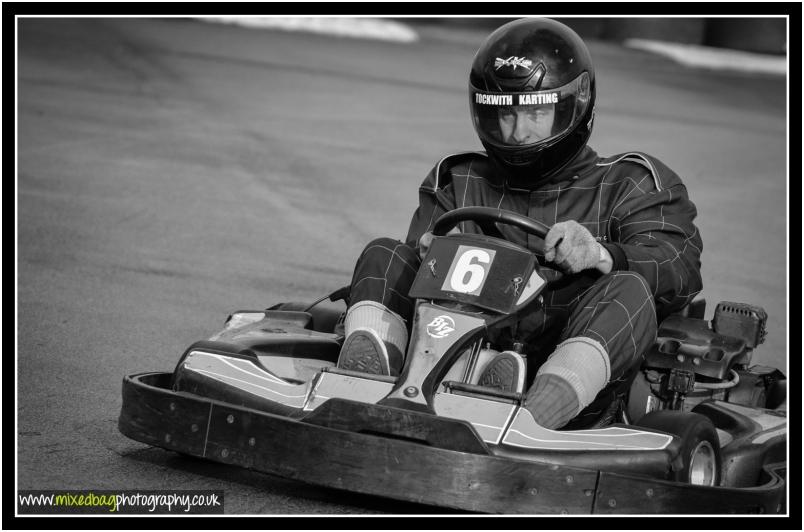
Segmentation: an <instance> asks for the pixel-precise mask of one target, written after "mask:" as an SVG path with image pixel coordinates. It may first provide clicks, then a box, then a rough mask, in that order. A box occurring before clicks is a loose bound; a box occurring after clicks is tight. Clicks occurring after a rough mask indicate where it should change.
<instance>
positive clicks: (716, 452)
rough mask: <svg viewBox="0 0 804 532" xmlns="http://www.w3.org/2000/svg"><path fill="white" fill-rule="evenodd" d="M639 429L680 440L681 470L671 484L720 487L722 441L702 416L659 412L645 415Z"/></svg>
mask: <svg viewBox="0 0 804 532" xmlns="http://www.w3.org/2000/svg"><path fill="white" fill-rule="evenodd" d="M638 426H640V427H644V428H648V429H655V430H660V431H662V432H666V433H668V434H672V435H673V436H678V437H679V439H680V440H681V450H680V452H679V454H680V457H681V462H682V467H681V468H680V469H678V470H677V471H672V473H671V480H675V481H676V482H685V483H687V484H696V485H700V486H717V485H719V484H720V466H721V458H720V439H719V438H718V435H717V430H715V426H714V425H713V424H712V421H711V420H710V419H709V418H708V417H706V416H703V415H701V414H695V413H692V412H682V411H679V410H659V411H656V412H651V413H649V414H646V415H645V416H644V417H643V418H642V419H640V420H639V423H638Z"/></svg>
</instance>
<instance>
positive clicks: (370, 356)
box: [338, 328, 403, 376]
mask: <svg viewBox="0 0 804 532" xmlns="http://www.w3.org/2000/svg"><path fill="white" fill-rule="evenodd" d="M402 360H403V355H402V353H401V352H400V351H399V348H397V347H396V346H395V345H393V344H392V343H390V342H384V341H382V339H380V337H379V336H378V335H377V333H376V332H375V331H374V330H373V329H369V328H360V329H356V330H354V331H353V332H352V333H351V334H350V335H349V336H348V337H347V338H346V340H344V342H343V346H342V347H341V354H340V355H339V356H338V367H339V368H341V369H348V370H352V371H360V372H362V373H371V374H373V375H392V376H396V375H399V372H400V370H401V369H402Z"/></svg>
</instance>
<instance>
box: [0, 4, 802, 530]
mask: <svg viewBox="0 0 804 532" xmlns="http://www.w3.org/2000/svg"><path fill="white" fill-rule="evenodd" d="M420 35H421V36H422V38H421V40H420V41H419V42H417V43H412V44H399V43H389V42H380V41H367V40H360V39H351V38H337V37H328V36H322V35H310V34H300V33H286V32H278V31H264V30H255V29H244V28H238V27H232V26H225V25H215V24H209V23H204V22H200V21H193V20H125V19H115V20H101V19H95V20H79V19H63V20H46V19H27V20H22V21H21V22H20V25H19V56H18V57H19V71H18V72H19V73H18V75H19V78H18V79H19V85H18V88H19V108H18V110H19V116H18V120H19V122H18V133H19V136H18V140H19V143H18V170H19V171H18V181H17V185H18V194H17V199H18V209H19V210H18V224H19V225H18V262H17V265H18V330H17V332H18V352H17V363H18V373H17V375H18V391H17V393H18V395H17V398H18V407H17V412H18V434H17V443H18V454H17V456H18V487H19V488H20V489H54V490H62V489H95V490H98V489H223V490H225V502H226V512H227V513H233V514H305V515H309V514H377V513H400V514H407V513H428V512H433V511H435V510H433V509H431V508H429V507H424V506H419V505H414V504H401V503H396V502H389V501H386V500H382V499H378V498H375V497H367V496H355V495H351V494H345V493H342V492H338V491H335V490H329V489H322V488H316V487H311V486H308V485H305V484H301V483H297V482H292V481H286V480H283V479H280V478H276V477H273V476H270V475H265V474H260V473H255V472H249V471H246V470H241V469H237V468H230V467H226V466H223V465H216V464H209V463H204V462H198V461H194V460H190V459H187V458H183V457H180V456H178V455H176V454H173V453H169V452H165V451H162V450H159V449H154V448H149V447H147V446H145V445H142V444H139V443H136V442H133V441H130V440H128V439H126V438H124V437H123V436H122V435H121V434H120V433H119V432H118V430H117V416H118V414H119V409H120V385H121V379H122V377H123V376H124V375H126V374H131V373H136V372H142V371H148V370H160V371H169V370H171V369H172V368H173V367H174V365H175V362H176V360H177V358H178V356H179V355H180V354H181V353H182V351H183V350H184V349H185V348H186V347H187V346H188V345H189V344H190V343H192V342H194V341H196V340H199V339H203V338H205V337H208V336H209V335H211V334H212V333H214V332H216V331H217V329H219V328H220V327H221V325H222V324H223V320H224V319H225V318H226V316H228V315H229V314H230V313H231V312H232V311H234V310H237V309H261V308H265V307H267V306H270V305H272V304H274V303H276V302H280V301H289V300H297V301H311V300H313V299H314V298H316V297H318V296H320V295H324V294H325V293H327V292H328V291H331V290H334V289H335V288H338V287H340V286H343V285H345V284H347V283H348V281H349V279H350V276H351V271H352V267H353V265H354V260H355V258H356V257H357V255H358V254H359V253H360V251H361V250H362V248H363V245H364V244H365V243H366V242H368V241H369V240H370V239H372V238H375V237H379V236H395V237H398V238H402V237H403V236H404V234H405V233H406V231H407V224H408V220H409V217H410V215H411V213H412V212H413V210H414V208H415V206H416V201H417V188H418V185H419V183H420V182H421V180H422V179H423V178H424V176H425V174H426V173H427V172H428V171H429V170H430V168H431V167H432V165H433V164H435V162H437V160H438V159H439V158H440V157H441V156H443V155H445V154H447V153H451V152H456V151H465V150H474V149H479V148H480V145H479V142H478V140H477V139H476V137H475V134H474V132H473V130H472V127H471V123H470V121H469V117H468V112H467V96H466V94H465V87H466V74H467V70H468V66H469V64H470V62H471V58H472V56H473V54H474V52H475V50H476V49H477V46H478V44H479V42H480V40H481V39H482V38H483V36H484V35H485V32H482V31H475V30H471V29H466V28H464V29H460V30H440V29H436V28H433V27H422V28H420ZM590 48H591V51H592V54H593V57H594V58H595V61H596V67H597V72H598V91H599V92H598V94H599V97H598V98H599V99H598V113H597V119H596V126H595V127H596V129H595V132H594V134H593V137H592V140H591V145H592V146H593V147H595V149H597V150H598V152H599V153H601V154H605V155H610V154H614V153H619V152H624V151H630V150H641V151H645V152H648V153H651V154H653V155H655V156H657V157H659V158H660V159H662V160H663V161H664V162H665V163H666V164H668V165H669V166H670V167H671V168H673V169H675V170H676V171H677V172H678V173H679V174H680V175H681V176H682V177H683V179H684V181H685V183H686V184H687V186H688V188H689V191H690V195H691V197H692V198H693V200H694V201H695V203H696V204H697V206H698V209H699V217H698V220H697V223H698V226H699V228H700V230H701V233H702V235H703V240H704V253H703V264H704V266H703V275H704V287H705V288H704V294H703V295H704V296H705V297H706V299H707V301H708V303H709V309H708V312H707V318H710V317H711V315H712V312H713V309H714V304H715V303H717V302H718V301H720V300H731V301H740V302H750V303H754V304H758V305H761V306H762V307H764V308H765V309H766V310H767V312H768V314H769V321H768V339H767V341H766V342H765V344H764V345H762V346H761V347H760V348H759V349H758V350H757V352H756V353H755V356H754V362H755V363H757V364H765V365H772V366H778V367H781V368H786V366H787V356H786V349H787V341H786V335H787V313H786V303H787V287H786V276H787V268H786V256H787V245H786V235H787V232H786V231H787V229H786V227H787V207H786V205H787V203H786V202H787V186H786V163H785V153H786V150H785V138H786V137H785V136H786V129H785V128H786V124H785V120H786V118H785V117H786V108H785V82H784V78H779V77H758V76H754V75H746V74H739V73H731V74H730V73H714V72H708V71H702V70H694V69H688V68H684V67H680V66H677V65H675V64H674V63H672V62H671V61H670V60H667V59H663V58H660V57H657V56H654V55H652V54H650V53H647V52H640V51H634V50H628V49H625V48H622V47H620V46H617V45H614V44H611V43H599V42H591V43H590ZM796 356H797V355H796ZM6 384H8V381H6ZM8 441H9V440H6V442H7V443H8Z"/></svg>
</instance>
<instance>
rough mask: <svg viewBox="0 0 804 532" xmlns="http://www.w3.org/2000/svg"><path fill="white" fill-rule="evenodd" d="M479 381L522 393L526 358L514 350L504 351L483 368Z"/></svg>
mask: <svg viewBox="0 0 804 532" xmlns="http://www.w3.org/2000/svg"><path fill="white" fill-rule="evenodd" d="M477 383H478V384H479V385H480V386H485V387H486V388H496V389H498V390H502V391H504V392H514V393H522V391H523V390H524V388H525V360H524V359H523V358H522V355H520V354H519V353H516V352H514V351H503V352H502V353H500V354H499V355H497V356H496V357H494V358H493V359H491V361H490V362H489V363H488V364H486V367H485V368H483V373H481V374H480V378H479V379H478V381H477Z"/></svg>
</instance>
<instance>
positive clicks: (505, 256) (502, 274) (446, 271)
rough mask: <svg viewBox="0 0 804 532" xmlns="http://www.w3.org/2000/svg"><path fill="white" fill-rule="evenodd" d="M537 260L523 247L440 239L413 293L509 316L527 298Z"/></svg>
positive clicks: (454, 237) (467, 238) (467, 237)
mask: <svg viewBox="0 0 804 532" xmlns="http://www.w3.org/2000/svg"><path fill="white" fill-rule="evenodd" d="M535 262H536V259H535V258H534V256H533V254H532V253H530V252H528V251H525V250H521V249H519V247H518V246H516V247H514V246H513V245H510V246H509V245H504V244H502V243H499V244H498V243H497V242H491V241H488V240H485V239H480V238H478V237H476V236H474V237H473V236H470V235H460V236H459V235H452V236H449V237H436V238H434V239H433V242H432V244H431V246H430V250H429V252H428V253H427V256H426V257H425V258H424V261H422V265H421V266H420V267H419V272H418V274H417V275H416V280H415V281H414V282H413V286H412V287H411V289H410V293H409V295H410V296H411V297H416V298H421V299H436V300H445V301H459V302H462V303H469V304H472V305H476V306H478V307H481V308H484V309H488V310H493V311H496V312H504V313H508V312H511V311H512V310H513V308H514V306H515V305H516V303H517V301H518V300H519V298H520V296H521V295H522V292H523V290H524V289H525V286H526V284H527V280H528V279H529V278H530V275H531V273H533V269H534V265H535Z"/></svg>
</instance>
